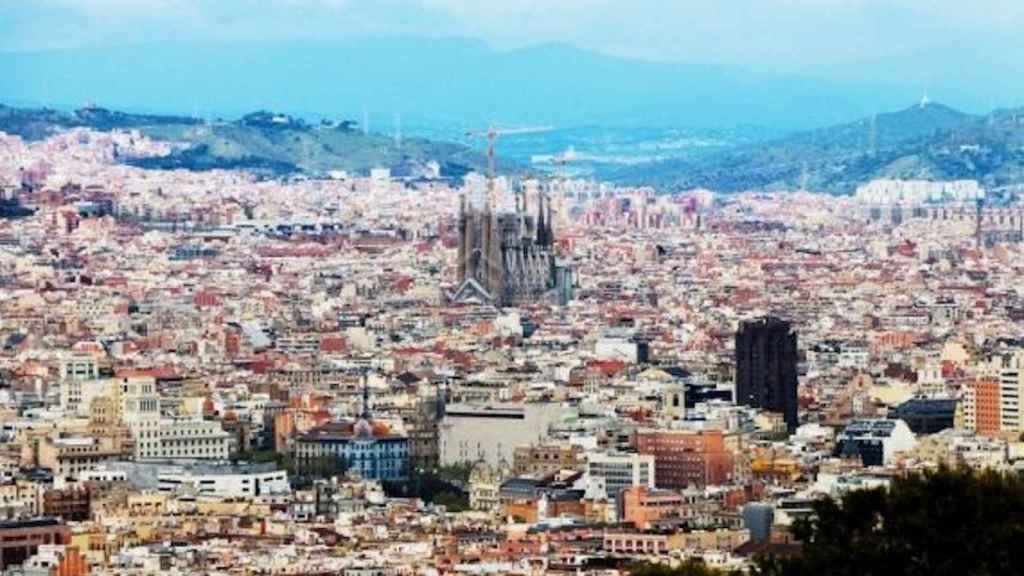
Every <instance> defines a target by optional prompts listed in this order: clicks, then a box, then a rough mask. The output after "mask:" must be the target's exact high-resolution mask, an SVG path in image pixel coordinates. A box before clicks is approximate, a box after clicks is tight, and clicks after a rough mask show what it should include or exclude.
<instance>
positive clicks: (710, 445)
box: [636, 430, 733, 490]
mask: <svg viewBox="0 0 1024 576" xmlns="http://www.w3.org/2000/svg"><path fill="white" fill-rule="evenodd" d="M636 443H637V452H639V453H640V454H651V455H652V456H654V477H655V484H656V486H657V487H658V488H670V489H675V490H682V489H684V488H686V487H688V486H697V487H704V486H708V485H716V484H726V483H728V482H729V481H730V480H731V479H732V473H733V455H732V453H731V452H729V451H728V450H727V449H726V447H725V436H724V435H723V434H722V431H721V430H700V431H694V430H642V431H640V432H637V437H636Z"/></svg>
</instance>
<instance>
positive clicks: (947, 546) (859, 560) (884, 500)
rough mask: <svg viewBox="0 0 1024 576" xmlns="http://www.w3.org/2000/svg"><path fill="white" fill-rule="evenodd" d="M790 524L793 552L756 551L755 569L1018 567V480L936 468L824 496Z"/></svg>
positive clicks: (991, 575) (832, 571)
mask: <svg viewBox="0 0 1024 576" xmlns="http://www.w3.org/2000/svg"><path fill="white" fill-rule="evenodd" d="M814 512H815V514H814V515H813V516H812V517H811V518H810V519H807V520H804V521H800V522H798V523H797V524H796V525H795V526H794V535H795V536H796V537H797V538H798V539H799V540H800V541H801V542H802V544H803V551H802V553H801V554H800V555H799V556H796V557H793V558H786V559H777V558H762V559H760V560H759V561H758V567H757V570H756V572H757V573H759V574H761V575H762V576H804V575H807V576H810V575H814V576H832V575H835V576H902V575H906V576H999V575H1007V574H1024V480H1022V479H1021V478H1020V477H1019V476H1014V475H1008V474H1002V473H998V472H994V471H987V472H982V473H976V472H974V471H971V470H970V469H967V468H960V469H955V470H950V469H940V470H937V471H932V472H925V473H921V474H911V475H908V476H906V477H901V478H897V479H895V480H894V481H893V482H892V484H891V486H890V487H889V489H884V488H877V489H873V490H857V491H852V492H848V493H846V494H845V495H844V496H843V497H842V498H841V499H840V500H838V501H837V500H834V499H830V498H826V499H823V500H820V501H819V502H817V503H816V504H815V506H814Z"/></svg>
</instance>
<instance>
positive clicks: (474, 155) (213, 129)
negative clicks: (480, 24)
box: [0, 104, 486, 177]
mask: <svg viewBox="0 0 1024 576" xmlns="http://www.w3.org/2000/svg"><path fill="white" fill-rule="evenodd" d="M71 128H90V129H94V130H98V131H110V130H114V129H134V130H139V131H140V132H141V133H142V134H144V135H145V136H147V137H150V138H153V139H155V140H161V141H170V142H179V143H183V144H185V147H184V148H182V149H176V150H174V151H173V152H172V153H171V154H169V155H167V156H155V157H145V158H124V159H122V161H123V162H124V163H126V164H130V165H134V166H139V167H142V168H150V169H188V170H200V171H201V170H212V169H247V170H251V171H254V172H257V173H263V174H266V175H271V176H282V175H288V174H293V173H300V172H301V173H305V174H309V175H324V174H327V173H328V172H331V171H335V170H338V171H346V172H354V173H359V174H366V173H368V172H369V170H370V169H372V168H376V167H387V168H390V169H392V171H393V172H394V173H395V174H396V175H399V176H412V177H415V176H419V175H422V174H423V173H424V172H425V170H426V164H427V163H428V162H430V161H437V162H438V163H439V166H440V170H441V176H442V177H459V176H462V175H463V174H465V173H466V172H468V171H470V170H481V169H483V167H484V166H485V165H486V159H485V158H484V156H483V155H482V154H480V153H479V152H476V151H474V150H472V149H470V148H468V147H466V146H462V145H459V144H453V143H448V142H437V141H432V140H427V139H423V138H406V139H403V140H401V142H398V141H396V140H395V139H393V138H391V137H388V136H383V135H379V134H373V133H364V132H363V131H362V130H360V129H358V125H357V123H356V122H354V121H352V120H340V121H326V120H324V121H321V122H319V123H315V124H314V123H308V122H306V121H305V120H303V119H301V118H296V117H292V116H288V115H286V114H277V113H273V112H269V111H258V112H252V113H249V114H246V115H245V116H242V117H241V118H239V119H237V120H234V121H224V120H219V119H218V120H217V121H216V122H207V121H204V120H202V119H199V118H193V117H188V116H173V115H157V114H131V113H125V112H119V111H112V110H108V109H106V108H101V107H97V106H88V107H85V108H80V109H78V110H75V111H73V112H70V113H69V112H63V111H59V110H54V109H49V108H41V109H23V108H14V107H10V106H6V105H2V104H0V131H2V132H7V133H9V134H16V135H19V136H21V137H23V138H26V139H28V140H38V139H41V138H45V137H46V136H48V135H51V134H54V133H55V132H57V131H59V130H64V129H71Z"/></svg>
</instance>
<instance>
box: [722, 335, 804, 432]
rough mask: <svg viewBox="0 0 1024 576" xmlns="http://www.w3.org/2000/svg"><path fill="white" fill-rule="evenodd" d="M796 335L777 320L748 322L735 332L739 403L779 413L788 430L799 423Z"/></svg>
mask: <svg viewBox="0 0 1024 576" xmlns="http://www.w3.org/2000/svg"><path fill="white" fill-rule="evenodd" d="M796 363H797V353H796V332H793V330H792V327H791V326H790V324H789V322H786V321H785V320H780V319H778V318H774V317H770V316H769V317H767V318H761V319H759V320H751V321H745V322H742V323H741V324H740V329H739V331H738V332H736V403H737V404H741V405H743V406H752V407H755V408H761V409H764V410H768V411H771V412H779V413H781V414H782V415H783V417H784V419H785V421H786V428H787V429H789V431H790V432H792V431H794V430H795V429H796V427H797V425H798V424H799V421H798V420H797V400H796V387H797V373H796Z"/></svg>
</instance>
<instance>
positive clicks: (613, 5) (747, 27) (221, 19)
mask: <svg viewBox="0 0 1024 576" xmlns="http://www.w3.org/2000/svg"><path fill="white" fill-rule="evenodd" d="M1022 29H1024V0H902V1H895V0H699V1H698V0H0V50H5V51H22V50H38V49H56V48H73V47H96V46H106V45H110V44H123V45H130V44H137V43H140V42H154V41H164V40H176V41H186V42H189V41H204V42H205V41H215V42H221V41H223V42H231V41H239V40H244V41H252V40H257V39H282V38H284V39H290V38H317V39H332V38H345V37H352V36H381V35H407V36H408V35H415V36H437V35H439V36H466V37H473V38H480V39H483V40H485V41H487V42H488V43H490V44H492V45H493V46H496V47H499V48H514V47H521V46H524V45H529V44H533V43H543V42H565V43H568V44H573V45H575V46H579V47H582V48H588V49H593V50H598V51H601V52H606V53H612V54H618V55H626V56H633V57H641V58H645V59H657V60H685V61H694V62H702V63H724V64H730V65H741V66H747V67H765V68H769V69H773V70H783V71H819V70H826V71H828V70H830V69H834V68H835V67H836V65H839V64H859V63H875V62H878V61H892V60H896V61H899V62H901V63H902V64H903V65H905V66H914V65H917V64H918V63H920V62H928V61H929V59H930V58H932V59H935V60H944V59H946V58H947V57H953V58H954V59H957V58H960V59H962V58H964V56H963V52H965V51H966V52H967V53H969V54H970V55H971V56H970V58H968V60H971V59H974V60H977V59H984V58H985V57H986V55H990V57H991V58H992V59H999V60H1003V61H1004V62H1005V60H1006V57H1007V56H1010V57H1011V58H1012V59H1019V58H1018V56H1019V52H1018V51H1017V49H1019V48H1020V47H1021V46H1022V44H1021V41H1020V40H1018V38H1017V37H1018V36H1019V31H1020V30H1022ZM895 73H903V71H901V70H900V69H899V68H897V69H896V71H895ZM906 73H919V72H915V71H913V70H906ZM928 73H931V72H928Z"/></svg>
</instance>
